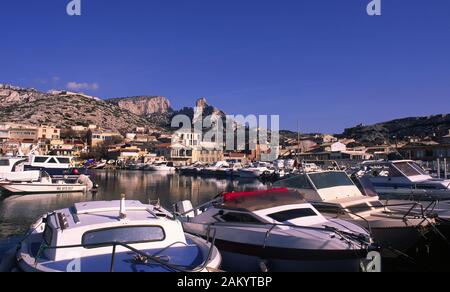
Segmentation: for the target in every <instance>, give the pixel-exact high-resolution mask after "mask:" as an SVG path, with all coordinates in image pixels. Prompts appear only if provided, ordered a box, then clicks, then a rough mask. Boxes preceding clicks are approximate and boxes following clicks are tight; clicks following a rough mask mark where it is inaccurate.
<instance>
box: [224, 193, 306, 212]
mask: <svg viewBox="0 0 450 292" xmlns="http://www.w3.org/2000/svg"><path fill="white" fill-rule="evenodd" d="M303 203H305V200H304V198H303V196H302V195H301V194H300V193H299V192H297V191H293V190H289V189H287V188H278V189H271V190H263V191H254V192H238V193H225V194H223V204H222V206H221V207H222V208H224V209H239V210H245V211H250V212H254V211H259V210H263V209H269V208H275V207H279V206H285V205H294V204H303Z"/></svg>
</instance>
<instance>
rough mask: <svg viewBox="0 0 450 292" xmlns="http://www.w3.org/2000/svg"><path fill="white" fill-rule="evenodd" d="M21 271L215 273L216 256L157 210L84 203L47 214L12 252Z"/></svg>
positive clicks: (123, 204) (115, 203)
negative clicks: (14, 252)
mask: <svg viewBox="0 0 450 292" xmlns="http://www.w3.org/2000/svg"><path fill="white" fill-rule="evenodd" d="M16 257H17V259H18V260H17V267H18V268H20V270H22V271H26V272H35V271H39V272H108V271H115V272H173V271H177V272H185V271H189V272H190V271H198V272H207V271H217V270H218V269H219V268H220V263H221V256H220V253H219V252H218V250H217V249H216V248H215V246H214V245H213V244H211V243H209V242H207V241H206V240H203V239H201V238H198V237H196V236H193V235H190V234H186V233H184V231H183V229H182V225H181V223H180V222H179V221H177V220H175V219H174V218H173V217H172V215H171V214H170V213H169V212H167V211H166V210H164V209H163V208H161V207H160V206H157V205H144V204H142V203H140V202H138V201H125V200H124V199H123V200H122V201H112V202H101V201H99V202H86V203H77V204H75V205H74V206H73V207H72V208H68V209H62V210H58V211H54V212H52V213H49V214H47V215H45V216H43V217H42V218H40V219H39V220H38V221H37V222H36V223H35V224H34V225H33V226H32V228H31V229H30V231H29V233H28V234H27V236H26V238H25V240H23V241H22V242H21V243H20V247H19V249H18V252H17V256H16Z"/></svg>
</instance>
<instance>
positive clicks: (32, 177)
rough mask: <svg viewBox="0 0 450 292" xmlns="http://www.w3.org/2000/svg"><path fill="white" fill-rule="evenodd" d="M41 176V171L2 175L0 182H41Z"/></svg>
mask: <svg viewBox="0 0 450 292" xmlns="http://www.w3.org/2000/svg"><path fill="white" fill-rule="evenodd" d="M40 176H41V172H40V171H39V170H34V171H19V172H9V173H3V174H0V180H6V181H10V182H34V181H39V178H40Z"/></svg>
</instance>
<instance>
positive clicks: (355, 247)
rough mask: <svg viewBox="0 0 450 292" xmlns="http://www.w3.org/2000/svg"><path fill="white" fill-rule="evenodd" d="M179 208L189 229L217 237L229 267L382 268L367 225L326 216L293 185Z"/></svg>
mask: <svg viewBox="0 0 450 292" xmlns="http://www.w3.org/2000/svg"><path fill="white" fill-rule="evenodd" d="M202 210H203V211H202ZM176 212H177V214H179V218H180V219H181V220H182V221H183V226H184V228H185V230H186V231H187V232H190V233H193V234H196V235H199V236H203V237H207V236H208V235H209V234H211V233H212V234H214V235H215V238H216V245H217V247H218V248H219V250H220V251H221V253H222V257H223V269H224V270H226V271H232V272H259V271H270V272H282V271H289V272H293V271H359V270H360V267H361V264H362V263H363V266H364V267H365V268H368V269H369V270H377V269H379V268H380V266H379V260H380V259H379V257H377V252H376V251H372V250H371V244H372V242H371V238H370V234H369V233H368V232H367V231H366V230H365V229H364V228H361V227H359V226H357V225H354V224H352V223H349V222H346V221H344V220H340V219H327V218H325V217H324V216H322V215H321V214H320V213H319V212H318V211H317V210H316V209H315V208H314V207H313V206H312V205H311V204H308V203H306V202H305V201H304V200H302V199H301V195H300V194H299V193H297V192H293V191H289V190H287V189H273V190H265V191H255V192H245V193H226V194H222V195H220V196H218V197H217V198H216V199H214V200H213V201H210V202H208V203H206V204H204V205H202V206H199V207H197V208H195V209H194V208H192V204H191V203H190V202H189V201H183V202H179V203H178V204H177V205H176ZM368 256H369V258H370V260H368V261H367V262H366V258H367V257H368Z"/></svg>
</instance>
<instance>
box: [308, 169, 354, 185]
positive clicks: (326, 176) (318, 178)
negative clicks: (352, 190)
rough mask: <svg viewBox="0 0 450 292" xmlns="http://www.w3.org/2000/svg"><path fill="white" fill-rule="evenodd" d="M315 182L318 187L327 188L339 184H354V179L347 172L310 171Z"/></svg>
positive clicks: (310, 175)
mask: <svg viewBox="0 0 450 292" xmlns="http://www.w3.org/2000/svg"><path fill="white" fill-rule="evenodd" d="M308 176H309V177H310V178H311V180H312V182H313V184H314V185H315V186H316V188H317V189H326V188H333V187H339V186H354V184H353V182H352V180H351V179H350V178H349V177H348V176H347V174H346V173H345V172H321V173H310V174H308Z"/></svg>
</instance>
